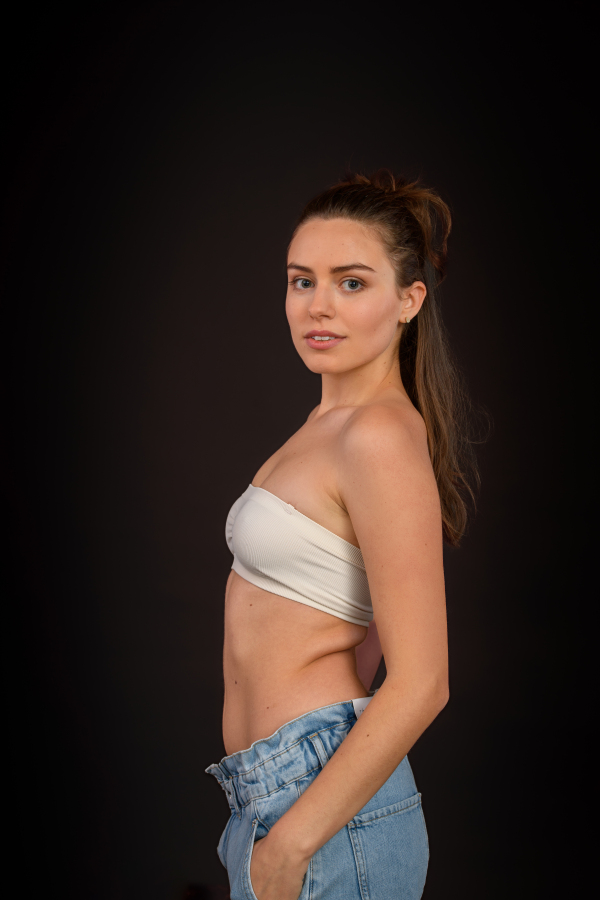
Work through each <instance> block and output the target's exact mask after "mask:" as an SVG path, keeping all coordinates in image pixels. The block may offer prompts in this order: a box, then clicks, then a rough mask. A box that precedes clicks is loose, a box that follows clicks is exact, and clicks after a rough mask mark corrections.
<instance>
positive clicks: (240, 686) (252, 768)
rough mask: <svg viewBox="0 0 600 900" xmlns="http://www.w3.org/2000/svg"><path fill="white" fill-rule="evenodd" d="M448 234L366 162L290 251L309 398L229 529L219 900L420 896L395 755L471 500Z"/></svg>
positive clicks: (419, 190) (408, 800)
mask: <svg viewBox="0 0 600 900" xmlns="http://www.w3.org/2000/svg"><path fill="white" fill-rule="evenodd" d="M449 231H450V214H449V211H448V208H447V206H446V204H445V203H444V202H443V201H442V200H441V199H440V198H439V196H438V195H437V194H436V193H435V192H434V191H432V190H429V189H427V188H424V187H422V186H420V185H419V184H418V183H417V182H415V183H409V182H407V181H406V180H403V179H400V178H395V177H393V176H392V175H391V174H390V173H389V172H387V171H380V172H377V173H376V174H375V175H373V176H371V177H370V178H367V177H365V176H362V175H355V176H351V177H349V178H348V179H347V180H346V181H343V182H341V183H339V184H337V185H335V186H334V187H332V188H330V189H329V190H327V191H325V192H324V193H323V194H321V195H319V196H318V197H317V198H316V199H314V200H313V201H312V202H311V203H309V204H308V206H307V207H306V209H305V210H304V212H303V213H302V215H301V217H300V220H299V223H298V226H297V227H296V230H295V232H294V234H293V237H292V241H291V243H290V246H289V255H288V275H289V277H288V291H287V302H286V312H287V318H288V322H289V325H290V330H291V335H292V340H293V342H294V346H295V348H296V350H297V352H298V353H299V354H300V356H301V358H302V360H303V361H304V362H305V364H306V365H307V366H308V368H309V369H310V370H311V371H312V372H318V373H320V374H321V377H322V399H321V403H320V404H319V406H318V407H317V408H316V409H314V410H313V411H312V413H311V414H310V416H309V417H308V419H307V421H306V423H305V424H304V425H303V426H302V427H301V428H300V429H299V431H297V432H296V434H294V435H293V436H292V437H291V438H290V439H289V440H288V441H287V442H286V443H285V444H284V445H283V447H281V448H280V449H279V450H278V451H277V452H276V453H275V454H274V455H273V456H272V457H271V458H270V459H268V460H267V461H266V462H265V463H264V465H263V466H262V468H261V469H259V471H258V472H257V473H256V475H255V476H254V478H253V480H252V483H251V484H250V485H249V487H248V489H247V490H246V491H245V492H244V493H243V494H242V496H241V497H240V498H239V499H238V500H237V501H236V502H235V503H234V505H233V507H232V509H231V512H230V514H229V517H228V520H227V540H228V543H229V546H230V548H231V550H232V552H233V554H234V562H233V567H232V572H231V574H230V576H229V580H228V582H227V588H226V596H225V649H224V676H225V707H224V713H223V737H224V744H225V750H226V753H227V754H228V755H227V756H226V757H224V758H223V759H222V760H221V762H220V763H218V764H215V765H212V766H209V768H208V769H207V770H206V771H207V772H209V773H211V774H213V775H214V776H215V777H216V778H217V779H218V780H219V782H220V783H221V786H222V787H223V788H224V790H225V792H226V794H227V798H228V801H229V805H230V808H231V817H230V819H229V822H228V824H227V827H226V828H225V831H224V832H223V835H222V836H221V840H220V842H219V847H218V853H219V857H220V859H221V861H222V862H223V864H224V865H225V867H226V868H227V872H228V875H229V880H230V884H231V897H232V900H242V898H243V900H298V898H299V897H300V898H302V900H305V898H306V900H309V898H310V900H388V898H389V900H391V898H398V897H402V898H403V900H413V898H415V900H416V898H418V897H420V896H421V894H422V892H423V887H424V884H425V875H426V871H427V863H428V855H429V854H428V843H427V833H426V829H425V822H424V818H423V813H422V810H421V795H420V794H419V793H418V791H417V788H416V785H415V781H414V778H413V775H412V772H411V769H410V765H409V762H408V758H407V755H406V754H407V752H408V751H409V750H410V748H411V747H412V745H413V744H414V743H415V741H416V740H417V739H418V738H419V736H420V735H421V734H423V732H424V731H425V729H426V728H427V726H428V725H429V724H430V723H431V722H432V721H433V719H434V718H435V717H436V716H437V714H438V713H439V712H440V710H441V709H442V708H443V707H444V706H445V704H446V703H447V702H448V658H447V636H446V610H445V595H444V575H443V567H442V541H443V538H445V539H446V540H447V541H449V542H450V543H451V544H454V545H456V544H457V543H458V541H459V538H460V536H461V534H462V533H463V531H464V527H465V520H466V511H465V503H464V496H465V491H466V492H467V493H469V487H468V477H467V472H468V467H469V462H470V460H469V443H468V441H467V440H466V438H465V436H464V432H463V430H462V429H461V426H460V413H461V410H462V409H463V407H464V404H463V402H462V400H463V397H462V395H461V392H460V384H459V381H458V379H457V376H456V372H455V370H454V368H453V366H452V364H451V362H450V359H449V356H448V350H447V347H446V343H445V338H444V332H443V328H442V323H441V318H440V312H439V309H438V307H437V305H436V300H435V290H436V285H437V283H438V282H439V280H440V279H441V277H442V275H443V270H444V263H445V257H446V241H447V237H448V233H449ZM372 620H373V621H374V622H376V623H377V633H378V635H379V640H380V642H381V645H380V647H379V643H378V641H377V638H376V637H375V636H374V635H371V637H370V638H369V641H365V638H366V636H367V630H368V626H369V623H370V622H371V621H372ZM363 642H365V645H367V646H368V647H369V648H370V649H369V651H368V654H367V656H368V657H370V658H369V659H367V660H360V659H359V668H358V670H357V648H358V655H360V645H361V644H362V643H363ZM373 646H375V649H376V651H378V653H377V652H376V653H375V660H374V664H373V655H374V654H373ZM381 650H382V651H383V655H384V658H385V663H386V672H387V674H386V678H385V680H384V682H383V685H382V686H381V687H380V689H379V690H377V691H376V692H373V693H370V692H369V690H367V688H368V687H370V684H371V678H372V676H373V674H374V669H375V668H376V666H377V662H378V661H379V656H380V654H381ZM359 673H360V674H361V675H362V676H363V677H362V678H361V677H359Z"/></svg>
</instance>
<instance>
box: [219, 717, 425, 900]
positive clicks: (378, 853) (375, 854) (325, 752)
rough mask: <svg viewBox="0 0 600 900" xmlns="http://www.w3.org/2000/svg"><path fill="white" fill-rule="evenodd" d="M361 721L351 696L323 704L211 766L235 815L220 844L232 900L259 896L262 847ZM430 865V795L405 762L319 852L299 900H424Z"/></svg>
mask: <svg viewBox="0 0 600 900" xmlns="http://www.w3.org/2000/svg"><path fill="white" fill-rule="evenodd" d="M355 723H356V713H355V707H354V706H353V702H352V700H348V701H345V702H344V703H333V704H332V705H330V706H323V707H321V709H315V710H312V711H311V712H308V713H305V715H303V716H299V717H298V718H297V719H292V721H291V722H287V723H286V724H285V725H282V726H281V728H278V729H277V731H276V732H275V733H274V734H272V735H271V736H270V737H268V738H264V739H262V740H259V741H255V742H254V744H252V746H251V747H250V748H249V749H248V750H240V751H239V753H233V754H232V755H231V756H225V757H224V758H223V759H222V760H221V762H220V763H215V764H213V765H211V766H209V767H208V768H207V769H206V772H208V773H209V774H211V775H214V776H215V778H216V779H217V780H218V781H219V783H220V785H221V787H222V788H223V790H224V791H225V793H226V795H227V800H228V801H229V807H230V809H231V816H230V818H229V821H228V823H227V825H226V826H225V830H224V832H223V834H222V835H221V839H220V841H219V846H218V847H217V853H218V854H219V859H220V860H221V862H222V863H223V865H224V866H225V868H226V869H227V874H228V876H229V883H230V886H231V900H257V898H256V895H255V893H254V890H253V889H252V883H251V880H250V861H251V858H252V850H253V847H254V842H255V841H257V840H259V839H260V838H263V837H265V835H266V834H268V832H269V829H270V828H272V826H273V825H274V824H275V822H277V820H278V819H279V818H280V817H281V816H282V815H283V814H284V813H285V812H287V810H288V809H289V808H290V806H292V804H293V803H295V801H296V800H297V799H298V797H300V795H301V794H302V792H303V791H305V790H306V788H307V787H308V785H309V784H311V782H312V781H314V779H315V778H316V777H317V775H318V774H319V772H320V771H321V769H322V767H323V766H324V765H325V764H326V763H327V761H328V760H329V759H330V757H331V756H332V755H333V753H335V751H336V749H337V748H338V747H339V745H340V744H341V743H342V741H343V740H344V738H345V737H346V735H347V734H348V732H349V731H350V729H351V728H352V727H353V725H354V724H355ZM428 861H429V845H428V840H427V830H426V828H425V819H424V817H423V811H422V809H421V795H420V794H419V793H418V792H417V787H416V784H415V780H414V777H413V773H412V770H411V767H410V764H409V762H408V757H407V756H405V757H404V759H403V760H402V762H401V763H400V765H399V766H398V767H397V769H396V770H395V771H394V772H393V773H392V775H391V776H390V777H389V778H388V780H387V781H386V783H385V784H384V785H383V787H381V788H380V789H379V790H378V791H377V793H376V794H374V795H373V797H372V798H371V799H370V800H369V802H368V803H367V804H366V805H365V806H364V807H363V808H362V809H361V810H360V812H359V813H358V814H357V815H356V816H354V818H353V819H352V820H351V821H350V822H348V824H347V825H346V826H345V827H344V828H342V829H340V831H338V833H337V834H334V836H333V837H332V838H331V839H330V840H329V841H327V843H326V844H324V845H323V846H322V847H321V848H320V849H319V850H317V852H316V853H315V854H314V856H313V857H312V859H311V861H310V864H309V867H308V871H307V873H306V876H305V879H304V884H303V887H302V892H301V894H300V898H299V900H392V898H393V900H418V898H420V897H421V895H422V893H423V888H424V886H425V876H426V874H427V864H428Z"/></svg>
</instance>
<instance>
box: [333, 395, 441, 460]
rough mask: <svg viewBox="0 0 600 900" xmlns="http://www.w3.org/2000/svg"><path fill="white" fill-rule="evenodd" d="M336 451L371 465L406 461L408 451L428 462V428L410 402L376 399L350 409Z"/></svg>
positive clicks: (401, 399)
mask: <svg viewBox="0 0 600 900" xmlns="http://www.w3.org/2000/svg"><path fill="white" fill-rule="evenodd" d="M339 450H340V452H341V453H342V454H343V455H345V456H349V457H351V458H354V459H356V458H357V457H358V458H359V459H360V458H364V461H365V462H368V463H371V464H377V462H378V461H379V460H381V461H382V462H383V461H384V460H385V459H386V458H387V459H389V458H390V456H391V457H392V458H394V457H396V458H398V457H402V458H406V454H407V452H410V453H411V455H412V454H413V453H415V452H416V454H417V455H418V456H421V457H427V459H429V450H428V444H427V428H426V426H425V422H424V420H423V417H422V416H421V414H420V413H419V412H418V410H416V409H415V407H414V406H413V405H412V403H410V401H409V400H405V399H404V398H403V397H401V398H393V399H387V398H386V399H383V400H376V401H374V402H372V403H369V404H366V405H365V406H359V407H356V409H355V410H353V412H352V414H351V415H350V416H349V417H348V419H347V420H346V422H345V423H344V427H343V428H342V429H341V431H340V434H339Z"/></svg>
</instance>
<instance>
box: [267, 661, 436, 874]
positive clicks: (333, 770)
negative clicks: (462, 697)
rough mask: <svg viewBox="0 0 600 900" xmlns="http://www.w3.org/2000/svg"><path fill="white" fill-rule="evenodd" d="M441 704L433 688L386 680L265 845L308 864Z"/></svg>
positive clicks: (386, 774) (380, 781) (364, 800)
mask: <svg viewBox="0 0 600 900" xmlns="http://www.w3.org/2000/svg"><path fill="white" fill-rule="evenodd" d="M447 699H448V697H447V693H446V692H445V690H444V689H443V688H441V687H440V686H439V685H437V684H436V685H431V686H429V687H427V688H420V689H417V690H416V689H414V688H411V689H408V688H407V687H405V686H402V685H400V684H399V683H398V682H395V681H393V680H390V678H389V677H388V678H386V680H385V682H384V684H383V685H382V687H381V688H380V690H379V691H378V692H377V693H376V694H375V696H374V697H373V699H372V700H371V702H370V703H369V705H368V706H367V708H366V709H365V711H364V712H363V713H362V715H361V716H360V718H359V719H358V721H357V722H356V724H355V725H354V727H353V728H352V729H351V731H350V733H349V734H348V736H347V737H346V738H345V740H344V741H343V742H342V743H341V744H340V746H339V747H338V749H337V750H336V752H335V753H334V754H333V756H332V757H331V759H330V760H329V762H328V763H327V764H326V765H325V767H324V768H323V769H322V771H321V772H320V773H319V774H318V776H317V777H316V778H315V780H314V781H313V782H312V784H311V785H309V787H308V788H307V789H306V791H305V792H304V793H303V794H302V796H301V797H300V798H299V799H298V800H297V801H296V803H294V805H293V806H292V807H291V808H290V809H289V810H288V811H287V812H286V813H285V815H283V816H282V817H281V819H279V821H278V822H276V823H275V825H274V826H273V828H272V829H271V831H270V832H269V835H268V839H269V842H270V843H272V844H274V845H277V846H279V847H280V848H281V850H282V852H284V853H285V855H286V856H291V857H296V858H298V859H301V860H306V861H308V860H309V859H310V858H311V857H312V856H313V855H314V854H315V853H316V851H317V850H318V849H319V848H320V847H322V846H323V844H325V843H327V841H328V840H329V839H330V838H332V837H333V836H334V834H337V832H338V831H339V830H340V828H343V827H344V826H345V825H347V824H348V822H349V821H350V820H351V819H352V818H353V817H354V816H355V815H356V814H357V813H358V812H359V811H360V810H361V809H362V807H363V806H364V805H365V804H366V803H367V802H368V801H369V800H370V799H371V797H372V796H373V795H374V794H375V793H376V792H377V791H378V790H379V788H380V787H381V786H382V785H383V784H385V782H386V781H387V779H388V778H389V777H390V775H391V774H392V772H393V771H394V770H395V769H396V767H397V766H398V765H399V764H400V762H401V761H402V759H403V758H404V757H405V756H406V754H407V753H408V751H409V750H410V748H411V747H412V746H413V744H414V743H415V742H416V741H417V740H418V738H419V737H420V736H421V734H423V732H424V731H425V729H426V728H427V727H428V726H429V725H430V724H431V722H432V721H433V720H434V719H435V717H436V716H437V715H438V713H439V712H440V711H441V709H442V708H443V707H444V706H445V704H446V702H447Z"/></svg>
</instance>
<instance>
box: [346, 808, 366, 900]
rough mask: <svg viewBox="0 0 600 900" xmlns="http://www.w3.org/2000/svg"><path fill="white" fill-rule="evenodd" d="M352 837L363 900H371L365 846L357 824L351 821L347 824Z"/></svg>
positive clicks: (351, 842) (351, 841)
mask: <svg viewBox="0 0 600 900" xmlns="http://www.w3.org/2000/svg"><path fill="white" fill-rule="evenodd" d="M346 827H347V829H348V835H349V837H350V844H351V846H352V852H353V854H354V864H355V866H356V876H357V879H358V887H359V890H360V896H361V900H370V897H369V886H368V884H367V866H366V862H365V857H364V851H363V846H362V842H361V838H360V835H359V834H358V829H357V827H356V825H354V824H353V823H352V822H349V823H348V825H347V826H346Z"/></svg>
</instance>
